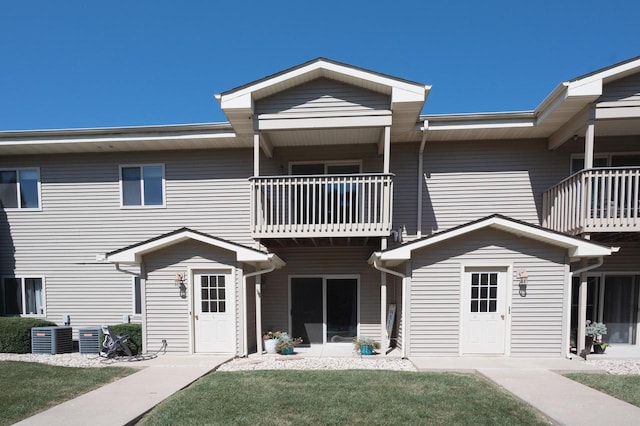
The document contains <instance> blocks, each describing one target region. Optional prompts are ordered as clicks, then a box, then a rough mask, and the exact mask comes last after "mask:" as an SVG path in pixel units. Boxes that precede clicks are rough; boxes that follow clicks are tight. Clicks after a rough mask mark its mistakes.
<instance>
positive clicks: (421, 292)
mask: <svg viewBox="0 0 640 426" xmlns="http://www.w3.org/2000/svg"><path fill="white" fill-rule="evenodd" d="M411 262H412V268H413V271H412V278H411V307H410V311H411V314H410V315H411V316H410V324H411V326H410V327H411V330H410V335H411V337H410V338H411V342H410V355H412V356H458V354H459V352H460V338H459V336H460V331H461V330H460V297H461V294H462V293H461V288H460V286H461V282H462V279H463V278H462V277H461V271H462V268H463V265H465V264H470V263H472V264H473V265H478V264H482V265H485V266H487V267H508V266H511V267H512V270H513V273H514V274H515V271H517V270H520V269H526V270H527V272H528V274H529V283H528V287H527V289H528V292H527V296H526V297H524V298H523V297H520V295H519V293H518V290H519V287H518V285H516V284H515V283H514V280H515V277H509V276H507V277H506V279H507V290H508V291H509V292H510V293H511V298H512V303H511V330H510V335H511V337H510V339H511V346H510V353H511V356H562V355H563V350H562V348H563V322H564V317H563V303H564V294H565V293H564V292H565V250H563V249H559V248H556V247H553V246H549V245H545V244H542V243H539V242H537V241H534V240H529V239H523V238H518V237H516V236H513V235H511V234H509V233H506V232H502V231H497V230H479V231H475V232H472V233H471V234H467V235H465V236H461V237H458V238H454V239H451V240H449V241H446V242H442V243H439V244H436V245H434V246H431V247H428V248H425V249H422V250H419V251H417V252H414V255H413V257H412V260H411ZM512 283H514V284H512ZM507 334H509V331H507Z"/></svg>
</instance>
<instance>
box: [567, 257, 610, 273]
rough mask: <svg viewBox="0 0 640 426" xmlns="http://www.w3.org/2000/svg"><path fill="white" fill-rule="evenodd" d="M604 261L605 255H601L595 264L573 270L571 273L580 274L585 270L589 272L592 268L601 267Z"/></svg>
mask: <svg viewBox="0 0 640 426" xmlns="http://www.w3.org/2000/svg"><path fill="white" fill-rule="evenodd" d="M603 263H604V256H600V257H599V258H598V261H597V262H596V263H594V264H593V265H589V266H586V267H584V268H580V269H576V270H575V271H573V272H572V273H571V275H580V274H581V273H583V272H588V271H590V270H592V269H596V268H599V267H601V266H602V264H603Z"/></svg>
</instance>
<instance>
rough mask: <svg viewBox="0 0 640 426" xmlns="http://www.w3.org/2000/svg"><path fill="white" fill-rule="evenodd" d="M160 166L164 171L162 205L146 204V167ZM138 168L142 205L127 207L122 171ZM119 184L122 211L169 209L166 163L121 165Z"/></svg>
mask: <svg viewBox="0 0 640 426" xmlns="http://www.w3.org/2000/svg"><path fill="white" fill-rule="evenodd" d="M155 166H159V167H160V168H161V169H162V204H151V205H145V204H144V175H143V169H144V167H155ZM132 167H138V168H139V169H140V176H141V178H140V203H141V204H140V205H125V204H124V188H123V183H122V169H123V168H132ZM118 182H119V184H120V209H123V210H137V209H163V208H166V207H167V191H166V175H165V166H164V163H134V164H120V165H119V166H118Z"/></svg>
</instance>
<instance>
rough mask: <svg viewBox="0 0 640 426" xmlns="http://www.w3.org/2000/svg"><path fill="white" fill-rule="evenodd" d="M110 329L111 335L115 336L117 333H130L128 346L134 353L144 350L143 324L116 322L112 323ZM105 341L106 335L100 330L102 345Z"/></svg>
mask: <svg viewBox="0 0 640 426" xmlns="http://www.w3.org/2000/svg"><path fill="white" fill-rule="evenodd" d="M109 331H111V335H112V336H113V337H115V336H116V335H121V334H128V335H129V340H127V346H129V349H131V353H132V354H133V355H137V354H139V353H141V352H142V325H141V324H132V323H125V324H116V325H110V326H109ZM102 342H104V336H103V335H102V332H100V344H101V345H102Z"/></svg>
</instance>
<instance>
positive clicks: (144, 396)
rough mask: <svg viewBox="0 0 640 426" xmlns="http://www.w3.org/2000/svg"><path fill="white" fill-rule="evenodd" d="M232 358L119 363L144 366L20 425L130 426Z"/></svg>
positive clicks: (164, 358)
mask: <svg viewBox="0 0 640 426" xmlns="http://www.w3.org/2000/svg"><path fill="white" fill-rule="evenodd" d="M230 358H231V357H230V356H225V357H221V356H196V355H192V356H187V355H185V356H170V355H161V356H159V357H157V358H154V359H152V360H146V361H141V362H131V363H129V362H121V363H117V364H115V365H117V366H124V367H144V368H142V369H141V370H140V371H138V372H136V373H134V374H131V375H130V376H127V377H125V378H123V379H120V380H117V381H115V382H113V383H109V384H108V385H105V386H103V387H101V388H99V389H96V390H94V391H91V392H89V393H86V394H84V395H81V396H79V397H77V398H75V399H72V400H69V401H67V402H64V403H62V404H60V405H57V406H55V407H53V408H51V409H49V410H47V411H44V412H42V413H40V414H36V415H35V416H33V417H29V418H27V419H25V420H23V421H21V422H19V423H16V424H17V425H33V426H35V425H37V426H41V425H47V426H57V425H60V426H63V425H64V426H75V425H78V426H84V425H91V426H102V425H104V426H115V425H126V424H129V423H131V422H133V421H134V420H137V419H138V418H139V417H140V416H142V415H143V414H145V413H146V412H147V411H149V410H151V409H152V408H153V407H155V406H156V405H157V404H158V403H160V402H161V401H162V400H164V399H166V398H168V397H169V396H171V395H173V394H174V393H176V392H177V391H179V390H180V389H183V388H184V387H186V386H188V385H189V384H191V383H193V382H194V381H195V380H197V379H198V378H200V377H202V376H204V375H205V374H207V373H208V372H210V371H212V370H213V369H215V368H217V367H218V366H219V365H220V364H222V363H224V362H226V361H227V360H229V359H230Z"/></svg>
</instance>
